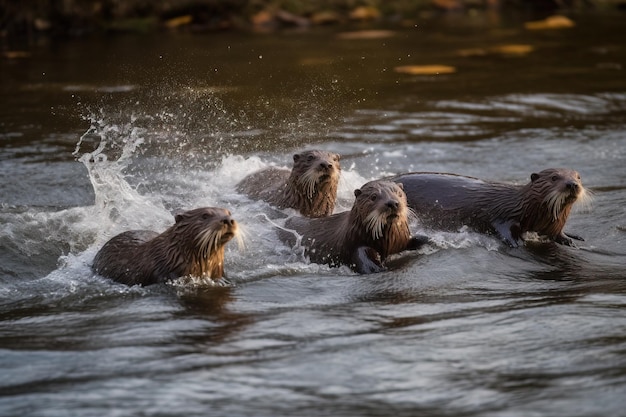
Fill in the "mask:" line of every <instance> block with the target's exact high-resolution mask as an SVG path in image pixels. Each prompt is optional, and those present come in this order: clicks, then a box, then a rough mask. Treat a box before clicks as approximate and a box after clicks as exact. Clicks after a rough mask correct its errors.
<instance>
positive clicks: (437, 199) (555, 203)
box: [391, 168, 588, 246]
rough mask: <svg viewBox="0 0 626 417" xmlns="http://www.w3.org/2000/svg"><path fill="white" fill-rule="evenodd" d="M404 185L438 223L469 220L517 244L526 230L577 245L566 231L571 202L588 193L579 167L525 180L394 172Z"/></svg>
mask: <svg viewBox="0 0 626 417" xmlns="http://www.w3.org/2000/svg"><path fill="white" fill-rule="evenodd" d="M391 180H393V181H396V182H398V183H401V184H403V185H404V189H405V192H406V193H407V198H408V202H409V206H410V207H411V208H413V209H414V210H415V212H416V214H417V216H418V217H419V218H420V219H421V220H423V221H424V222H425V223H430V224H432V225H434V226H444V228H445V226H450V227H452V228H454V227H460V226H462V225H467V226H469V227H472V228H474V229H475V230H477V231H479V232H485V233H495V234H498V235H499V236H500V237H501V238H502V239H503V240H504V241H505V242H507V243H508V244H509V245H511V246H517V245H518V244H519V242H520V241H522V240H523V235H524V234H525V233H527V232H535V233H537V234H539V235H541V236H546V237H547V238H549V239H550V240H553V241H555V242H557V243H561V244H565V245H573V242H572V239H571V238H575V239H579V240H582V238H580V237H579V236H574V235H566V234H565V233H564V232H563V228H564V227H565V223H566V221H567V218H568V216H569V214H570V211H571V209H572V206H573V205H574V203H575V202H577V201H586V200H587V199H588V193H587V190H586V189H585V188H584V187H583V185H582V182H581V179H580V175H579V174H578V172H576V171H574V170H571V169H566V168H549V169H545V170H543V171H541V172H539V173H533V174H532V175H531V176H530V182H529V183H527V184H525V185H513V184H506V183H499V182H490V181H483V180H479V179H477V178H472V177H464V176H460V175H455V174H440V173H426V172H424V173H419V172H418V173H409V174H402V175H399V176H397V177H393V178H391Z"/></svg>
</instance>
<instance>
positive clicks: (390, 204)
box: [387, 200, 400, 210]
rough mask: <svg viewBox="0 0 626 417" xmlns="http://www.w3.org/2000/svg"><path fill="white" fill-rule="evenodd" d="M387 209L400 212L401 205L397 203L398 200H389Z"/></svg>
mask: <svg viewBox="0 0 626 417" xmlns="http://www.w3.org/2000/svg"><path fill="white" fill-rule="evenodd" d="M387 207H389V208H390V209H392V210H398V207H400V203H399V202H397V201H396V200H389V201H387Z"/></svg>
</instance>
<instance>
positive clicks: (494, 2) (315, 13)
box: [0, 0, 626, 50]
mask: <svg viewBox="0 0 626 417" xmlns="http://www.w3.org/2000/svg"><path fill="white" fill-rule="evenodd" d="M3 3H4V4H3V6H2V9H1V12H0V40H1V42H2V44H3V49H5V50H7V49H9V48H8V45H10V44H11V43H13V41H16V42H18V43H20V41H23V40H29V39H33V38H37V37H40V36H45V37H54V38H63V37H80V36H88V35H91V34H102V33H105V34H106V33H150V32H155V31H189V32H215V31H226V30H246V31H275V30H281V29H284V28H292V27H296V28H307V27H313V26H319V25H345V24H355V23H356V24H362V23H369V24H378V25H381V24H384V25H405V24H410V23H411V22H414V21H416V20H420V19H428V18H430V17H433V16H437V15H441V14H446V13H457V14H468V15H469V14H472V13H476V12H481V11H492V12H495V13H506V12H508V11H516V12H523V13H527V14H528V15H529V16H532V17H545V16H548V15H549V14H552V13H567V12H572V11H575V12H581V11H587V10H624V9H625V8H626V1H623V0H620V1H616V0H532V1H522V0H404V1H394V2H387V1H384V0H370V1H355V0H339V1H331V0H320V1H315V2H305V1H281V0H259V1H246V0H227V1H220V0H191V1H177V2H152V1H147V0H67V1H55V0H50V1H48V2H37V3H36V4H34V5H33V4H32V3H31V2H11V1H7V0H4V1H3Z"/></svg>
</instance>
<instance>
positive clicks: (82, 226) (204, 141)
mask: <svg viewBox="0 0 626 417" xmlns="http://www.w3.org/2000/svg"><path fill="white" fill-rule="evenodd" d="M574 20H575V21H576V23H577V26H576V27H574V28H572V29H567V30H554V31H545V32H530V31H526V30H524V29H523V24H522V23H523V19H521V18H520V19H505V18H497V17H493V16H491V17H490V16H483V15H477V16H474V17H473V18H464V19H461V18H457V17H450V18H448V19H447V20H443V19H441V20H438V19H437V20H431V21H426V22H422V23H419V24H418V25H417V26H409V27H406V28H404V29H400V30H397V32H396V33H395V35H394V36H392V37H389V38H384V39H373V40H364V39H360V40H345V39H339V38H337V37H336V31H337V28H322V29H319V30H314V31H308V32H288V33H282V34H255V35H248V34H232V33H221V34H210V35H189V34H168V35H160V36H149V35H146V36H120V37H112V38H102V39H94V38H90V39H76V40H70V41H66V42H62V43H54V42H45V41H41V43H40V44H37V45H35V46H33V47H31V48H30V49H29V51H30V53H31V56H30V57H28V58H23V59H13V60H8V59H5V60H2V61H0V71H1V75H2V77H1V81H0V95H1V97H2V106H0V139H1V144H2V145H1V147H0V160H1V164H0V178H1V181H0V204H1V205H0V320H1V321H0V369H1V374H2V377H1V378H0V415H6V416H92V415H93V416H102V415H110V416H117V415H150V416H152V415H153V416H166V415H168V416H169V415H171V416H180V415H230V416H294V415H311V416H313V415H315V416H319V415H329V416H340V415H346V416H348V415H350V416H378V415H380V416H383V415H384V416H388V415H397V416H416V415H429V416H460V415H465V416H467V415H471V416H531V415H537V416H539V415H541V416H617V415H625V413H626V412H625V411H624V410H626V281H625V279H626V272H625V268H626V248H625V247H624V241H625V239H626V216H625V208H624V207H625V202H626V133H625V132H626V118H625V117H626V77H625V75H624V65H625V64H626V47H625V46H624V42H623V34H622V32H623V30H622V26H623V21H624V16H619V15H618V16H587V17H582V16H577V17H574ZM507 44H522V45H530V46H532V47H533V48H534V49H533V51H532V52H530V53H529V54H527V55H522V56H508V55H502V54H499V53H494V52H490V51H491V49H490V48H492V47H495V46H500V45H507ZM476 48H480V49H482V50H483V52H485V53H484V54H482V55H478V56H476V55H475V54H474V55H472V54H470V55H472V56H466V55H467V54H465V53H459V50H467V49H476ZM427 64H440V65H451V66H454V67H456V68H457V72H456V73H454V74H447V75H444V74H440V75H436V76H435V75H430V76H412V75H406V74H400V73H397V72H395V71H394V67H396V66H399V65H427ZM305 148H320V149H327V150H333V151H336V152H339V153H341V154H342V166H343V173H342V180H341V184H340V190H339V204H338V205H339V207H338V210H345V209H347V208H349V207H350V205H351V203H352V191H353V190H354V189H355V188H358V187H359V186H360V185H361V184H363V183H364V182H365V181H367V180H370V179H373V178H378V177H381V176H384V175H389V174H393V173H399V172H406V171H411V170H433V171H446V172H456V173H461V174H466V175H473V176H478V177H482V178H488V179H493V180H499V181H508V182H517V183H524V182H526V181H527V179H528V178H529V176H530V174H531V172H534V171H538V170H541V169H544V168H548V167H559V166H565V167H569V168H573V169H576V170H578V171H579V172H580V173H581V176H582V178H583V182H584V184H585V185H586V187H588V188H589V189H590V190H591V191H593V193H594V201H593V205H592V206H591V207H587V208H586V209H585V210H578V211H576V212H574V213H573V214H572V215H571V217H570V219H569V221H568V225H567V228H566V229H567V230H568V231H570V232H573V233H576V234H580V235H583V236H584V237H585V238H586V240H585V242H581V244H580V245H579V248H569V247H561V246H556V245H552V244H546V243H541V242H540V241H531V242H529V243H527V244H526V246H525V247H523V248H520V249H508V248H505V247H504V246H503V245H502V244H501V243H500V242H499V241H497V240H495V239H493V238H491V237H488V236H480V235H477V234H474V233H471V232H468V231H464V230H461V231H459V233H443V232H440V231H431V230H423V229H421V228H420V226H419V225H418V224H416V225H414V229H415V230H416V231H418V232H424V233H428V234H430V235H431V236H432V237H433V240H434V242H435V243H434V244H433V245H432V246H430V247H429V248H427V249H425V250H422V251H420V252H419V253H411V254H403V255H401V256H397V257H395V258H393V259H392V260H391V262H390V270H389V272H385V273H381V274H374V275H369V276H358V275H355V274H353V273H352V272H350V271H349V270H348V269H344V268H339V269H330V268H327V267H325V266H319V265H315V264H310V263H308V262H307V261H306V259H304V258H303V257H302V256H301V254H300V253H298V252H297V251H294V250H291V249H290V248H288V247H285V246H283V245H282V244H280V243H279V242H278V240H277V239H276V236H275V232H274V229H273V227H274V226H273V225H272V224H271V223H270V222H269V221H268V220H267V219H266V218H265V217H264V216H263V215H262V214H261V213H262V212H263V210H264V209H265V208H266V205H264V204H262V203H257V202H251V201H249V200H248V199H246V198H245V197H244V196H242V195H239V194H237V192H236V191H235V189H234V186H235V184H236V183H237V181H239V180H240V179H241V178H243V177H244V176H245V175H246V174H248V173H250V172H253V171H254V170H256V169H258V168H261V167H265V166H268V165H270V164H277V165H280V166H288V165H289V163H290V160H291V155H292V154H293V153H295V152H297V151H298V150H300V149H305ZM207 205H216V206H222V207H228V208H229V209H231V210H232V212H233V215H234V217H235V218H236V219H237V220H238V221H239V222H240V224H241V226H242V228H243V229H245V230H244V232H245V233H244V236H245V243H246V245H245V248H242V249H240V248H238V247H237V245H235V244H234V243H231V244H229V247H228V250H227V253H226V258H227V259H226V270H227V272H228V273H229V276H230V285H228V286H215V285H210V284H208V283H206V282H205V283H203V282H189V281H183V282H175V283H172V284H169V285H156V286H151V287H147V288H137V287H133V288H128V287H124V286H121V285H116V284H113V283H111V282H110V281H107V280H105V279H102V278H100V277H98V276H94V274H93V273H92V272H91V271H90V268H89V264H90V262H91V260H92V259H93V256H94V254H95V252H96V251H97V250H98V249H99V248H100V247H101V245H102V244H103V243H104V242H105V241H106V240H107V239H109V238H110V237H111V236H113V235H114V234H116V233H119V232H121V231H123V230H127V229H136V228H149V229H153V230H158V231H162V230H164V229H165V228H166V227H167V226H168V225H169V224H171V223H172V221H173V219H172V215H171V212H172V211H174V210H176V209H180V208H184V209H188V208H193V207H197V206H207Z"/></svg>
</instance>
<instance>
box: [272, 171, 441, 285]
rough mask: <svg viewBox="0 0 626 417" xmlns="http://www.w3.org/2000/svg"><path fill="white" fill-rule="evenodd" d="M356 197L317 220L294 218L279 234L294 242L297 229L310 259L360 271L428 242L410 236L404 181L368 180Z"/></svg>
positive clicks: (378, 267) (376, 268)
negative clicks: (345, 208) (350, 203)
mask: <svg viewBox="0 0 626 417" xmlns="http://www.w3.org/2000/svg"><path fill="white" fill-rule="evenodd" d="M354 195H355V197H356V199H355V201H354V204H353V206H352V209H351V210H350V211H345V212H342V213H337V214H333V215H331V216H329V217H322V218H317V219H309V218H304V217H290V218H289V219H287V220H286V222H285V229H281V230H280V231H279V237H280V238H281V240H283V241H284V242H285V243H287V244H289V245H291V246H294V245H295V244H296V243H297V241H296V234H295V233H294V231H295V232H296V233H297V234H299V235H301V236H302V245H303V246H304V247H305V254H306V255H308V256H309V259H310V260H311V261H312V262H316V263H324V264H328V265H330V266H332V267H334V266H339V265H348V266H349V267H350V268H352V270H354V271H356V272H358V273H361V274H368V273H373V272H381V271H384V270H386V267H385V259H386V258H387V257H388V256H389V255H392V254H395V253H399V252H402V251H404V250H408V249H418V248H419V247H421V246H422V245H424V244H425V243H427V242H428V241H429V239H428V238H427V237H426V236H414V237H411V234H410V231H409V217H410V216H411V214H410V213H411V211H410V209H409V208H408V207H407V200H406V195H405V194H404V191H403V190H402V186H401V185H399V184H395V183H393V182H389V181H370V182H368V183H367V184H365V185H363V186H362V187H361V188H360V189H357V190H355V191H354Z"/></svg>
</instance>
